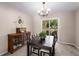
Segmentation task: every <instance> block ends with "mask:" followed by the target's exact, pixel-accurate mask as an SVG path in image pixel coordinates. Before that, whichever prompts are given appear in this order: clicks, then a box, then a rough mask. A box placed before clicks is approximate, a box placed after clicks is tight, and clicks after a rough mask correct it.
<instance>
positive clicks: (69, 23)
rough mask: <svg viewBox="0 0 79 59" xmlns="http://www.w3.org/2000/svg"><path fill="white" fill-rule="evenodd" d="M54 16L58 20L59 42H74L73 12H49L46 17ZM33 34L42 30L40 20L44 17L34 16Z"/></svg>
mask: <svg viewBox="0 0 79 59" xmlns="http://www.w3.org/2000/svg"><path fill="white" fill-rule="evenodd" d="M51 17H56V18H59V20H60V26H59V33H58V37H59V42H62V43H68V44H74V43H75V12H70V11H69V12H57V13H53V14H50V15H49V16H48V17H47V18H48V19H49V18H51ZM33 20H34V22H33V24H34V28H33V29H34V34H35V33H39V32H40V31H41V30H42V28H41V27H42V26H41V21H42V20H46V18H40V17H39V16H37V15H36V16H35V17H34V19H33Z"/></svg>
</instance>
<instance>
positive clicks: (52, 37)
mask: <svg viewBox="0 0 79 59" xmlns="http://www.w3.org/2000/svg"><path fill="white" fill-rule="evenodd" d="M53 41H54V36H50V35H49V36H46V38H45V43H46V44H49V46H52V43H53Z"/></svg>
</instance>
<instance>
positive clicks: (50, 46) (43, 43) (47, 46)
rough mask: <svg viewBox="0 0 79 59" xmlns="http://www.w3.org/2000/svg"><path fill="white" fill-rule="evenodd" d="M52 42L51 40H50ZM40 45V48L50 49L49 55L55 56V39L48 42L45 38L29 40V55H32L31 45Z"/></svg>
mask: <svg viewBox="0 0 79 59" xmlns="http://www.w3.org/2000/svg"><path fill="white" fill-rule="evenodd" d="M48 42H51V40H48ZM34 45H35V46H38V47H39V48H42V49H46V50H49V56H54V54H55V39H53V42H52V43H47V42H46V41H45V40H44V41H41V40H27V56H30V55H31V54H30V46H34Z"/></svg>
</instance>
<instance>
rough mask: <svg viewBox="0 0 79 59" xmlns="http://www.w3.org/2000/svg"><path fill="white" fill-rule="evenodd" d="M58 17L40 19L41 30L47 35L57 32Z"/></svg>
mask: <svg viewBox="0 0 79 59" xmlns="http://www.w3.org/2000/svg"><path fill="white" fill-rule="evenodd" d="M57 29H58V19H53V18H52V19H50V20H43V21H42V31H44V32H46V33H47V35H52V33H53V32H57Z"/></svg>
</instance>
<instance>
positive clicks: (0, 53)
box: [0, 51, 8, 56]
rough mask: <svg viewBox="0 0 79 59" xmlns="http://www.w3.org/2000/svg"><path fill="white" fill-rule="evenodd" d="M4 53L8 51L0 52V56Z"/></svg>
mask: <svg viewBox="0 0 79 59" xmlns="http://www.w3.org/2000/svg"><path fill="white" fill-rule="evenodd" d="M6 53H8V51H3V52H0V56H2V55H4V54H6Z"/></svg>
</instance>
